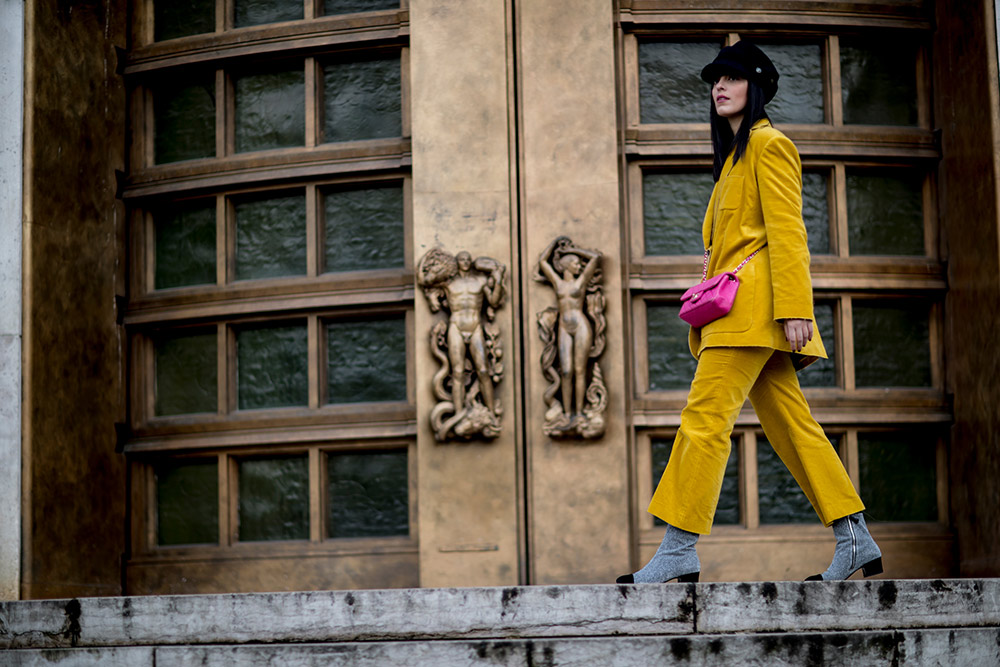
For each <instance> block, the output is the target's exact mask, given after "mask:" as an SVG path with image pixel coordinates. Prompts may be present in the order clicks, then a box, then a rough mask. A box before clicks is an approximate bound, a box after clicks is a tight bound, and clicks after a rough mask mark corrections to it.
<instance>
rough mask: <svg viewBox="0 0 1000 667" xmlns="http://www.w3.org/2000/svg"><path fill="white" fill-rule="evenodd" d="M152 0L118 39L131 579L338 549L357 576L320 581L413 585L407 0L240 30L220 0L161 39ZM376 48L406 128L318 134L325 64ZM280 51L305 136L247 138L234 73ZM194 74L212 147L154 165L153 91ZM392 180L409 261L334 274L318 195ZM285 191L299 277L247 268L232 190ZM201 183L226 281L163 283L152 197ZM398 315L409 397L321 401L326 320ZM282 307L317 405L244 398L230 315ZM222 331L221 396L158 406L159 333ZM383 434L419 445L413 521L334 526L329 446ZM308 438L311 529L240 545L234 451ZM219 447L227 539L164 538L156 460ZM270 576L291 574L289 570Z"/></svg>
mask: <svg viewBox="0 0 1000 667" xmlns="http://www.w3.org/2000/svg"><path fill="white" fill-rule="evenodd" d="M153 4H154V0H135V2H134V3H131V9H132V11H131V14H130V15H131V24H130V35H129V36H130V40H129V48H128V49H127V50H120V52H119V57H120V61H119V72H120V73H121V74H123V75H124V78H125V84H126V94H127V104H128V128H127V129H128V137H129V146H128V151H127V156H128V166H127V171H126V173H124V174H121V175H120V178H119V196H120V197H121V198H122V199H123V201H124V202H125V205H126V211H127V221H126V228H127V243H126V248H127V253H128V254H127V266H126V269H125V274H126V281H125V284H126V286H127V290H128V291H127V293H126V295H124V298H123V299H121V300H119V320H120V323H121V324H123V326H124V331H125V337H126V344H127V346H128V356H127V359H128V364H127V367H126V369H125V370H124V371H123V372H124V375H125V378H126V380H127V392H128V394H127V404H128V419H127V422H126V423H125V424H123V425H122V426H123V428H121V429H120V438H119V448H120V450H121V451H122V452H123V453H124V454H125V457H126V462H127V466H128V470H129V486H130V488H129V494H128V505H129V507H128V512H129V526H130V528H129V530H130V546H131V549H130V553H129V554H128V555H127V569H126V572H127V578H128V580H129V581H135V582H137V583H136V584H135V585H136V586H137V587H138V588H139V589H141V590H146V589H147V588H148V587H149V586H153V587H154V588H156V587H160V588H159V589H157V590H160V589H162V590H164V591H166V590H167V589H169V590H177V589H175V588H171V587H173V586H177V585H180V584H176V582H174V583H171V582H168V581H166V580H164V579H163V577H168V578H169V577H170V576H171V574H170V573H171V572H172V571H173V570H171V568H172V567H174V566H175V564H177V563H187V564H188V565H189V566H190V567H192V568H194V569H192V575H193V577H192V581H196V580H197V579H196V577H195V576H194V575H195V574H197V576H200V577H202V578H201V580H200V583H195V584H190V583H189V584H185V586H187V587H186V588H184V587H182V590H183V591H185V592H187V591H189V590H190V591H192V592H193V591H194V590H205V586H206V585H208V586H210V585H211V584H209V583H206V582H209V581H212V580H221V578H224V577H223V576H222V575H221V574H219V570H218V569H216V570H212V568H222V567H226V568H229V569H230V570H232V571H234V572H242V573H247V576H250V577H253V576H267V575H261V574H260V573H261V572H263V571H264V570H260V569H255V568H258V566H257V565H255V563H258V562H259V563H264V562H265V561H267V560H268V559H271V562H274V563H277V562H281V561H282V559H285V558H309V557H314V558H324V557H326V558H332V559H334V560H329V561H326V562H327V563H329V564H331V565H332V564H333V563H343V564H344V566H345V567H347V568H348V569H351V568H356V569H357V570H358V574H357V577H358V579H357V581H354V579H351V581H347V580H345V579H344V577H347V576H349V575H347V574H346V573H339V570H338V571H332V570H331V571H330V572H326V573H325V574H324V575H323V577H326V580H329V581H336V582H340V584H338V585H365V583H364V581H366V580H367V579H366V577H367V578H368V579H370V580H371V581H373V582H376V584H377V585H415V584H416V583H417V582H416V581H415V580H413V581H411V580H412V579H413V577H415V576H417V574H416V573H417V570H418V567H417V558H418V546H417V545H418V531H417V497H416V495H417V484H416V481H417V457H416V430H417V426H416V422H417V419H416V409H415V394H416V386H415V380H414V376H415V363H416V362H415V349H416V344H417V343H416V340H415V334H414V313H413V309H414V306H415V304H414V294H415V288H414V278H413V271H414V268H413V260H412V255H413V252H414V249H413V229H412V228H413V219H412V174H411V168H412V157H411V155H412V148H411V145H412V142H411V137H410V134H411V127H410V112H409V108H410V74H409V69H410V60H409V59H410V47H409V8H408V0H401V1H400V3H399V6H398V7H397V8H393V9H388V10H379V11H372V12H361V13H354V14H343V15H333V16H321V14H322V7H323V2H322V0H303V14H304V16H303V18H302V19H300V20H293V21H285V22H280V23H273V24H264V25H256V26H248V27H244V28H235V27H234V25H233V7H234V0H216V1H215V4H214V6H215V30H214V32H209V33H202V34H197V35H190V36H184V37H178V38H174V39H166V40H162V41H155V40H154V26H153V9H154V6H153ZM380 56H387V57H392V58H398V59H399V68H400V91H399V92H400V111H401V115H400V121H401V126H400V135H399V136H397V137H388V138H379V139H359V140H352V141H342V142H337V143H322V132H323V114H324V107H323V70H322V67H323V65H324V63H327V62H330V61H333V60H347V61H349V60H352V59H369V58H372V57H375V58H378V57H380ZM282 62H286V63H287V62H295V63H299V64H300V65H299V66H301V68H302V72H303V77H304V81H305V86H304V97H303V100H302V104H303V113H304V127H305V134H304V140H303V144H302V145H301V146H294V147H287V148H276V149H266V150H254V151H247V152H242V153H236V152H235V90H234V77H235V76H237V75H240V74H242V73H246V72H251V73H252V72H254V71H258V70H260V71H263V70H266V69H269V68H271V67H272V66H274V65H275V64H279V65H280V64H281V63H282ZM191 72H201V73H204V74H205V76H206V78H208V79H210V80H211V81H212V82H213V83H214V94H215V117H214V119H213V121H214V127H215V151H214V154H213V155H211V156H208V157H204V158H198V159H191V160H184V161H177V162H168V163H162V164H157V163H156V161H155V154H154V149H155V137H154V133H155V117H154V106H153V105H154V94H155V90H156V87H157V85H158V83H159V82H164V81H167V80H179V79H182V78H183V77H184V76H188V75H189V73H191ZM390 184H395V185H399V186H400V187H401V189H402V197H403V219H402V233H403V238H402V249H403V258H402V263H401V265H400V266H398V267H393V268H380V269H372V270H353V271H344V272H334V273H324V272H323V261H324V257H325V239H324V220H323V218H324V208H323V196H324V192H325V191H326V190H329V189H334V188H341V189H350V188H352V187H358V188H368V187H378V186H384V185H390ZM289 191H297V192H303V191H304V192H305V197H306V214H305V215H306V220H305V223H306V247H307V259H306V263H307V265H306V271H305V274H304V275H300V276H290V277H275V278H265V279H254V280H245V281H237V280H235V268H234V267H235V251H236V250H235V215H234V205H233V202H234V200H236V199H239V198H241V197H248V196H263V195H267V194H268V193H273V194H274V195H275V196H278V195H281V194H283V193H287V192H289ZM202 198H204V199H205V200H213V199H214V202H215V207H214V209H215V219H216V227H215V230H216V232H215V234H216V247H215V257H216V270H215V279H214V281H213V282H211V283H210V284H203V285H190V286H183V287H173V288H166V289H159V290H157V289H155V247H154V242H155V238H156V228H155V222H154V212H155V211H156V209H157V208H158V207H159V206H161V205H162V204H163V203H164V202H174V201H182V200H190V199H202ZM386 316H388V317H393V318H397V317H400V318H402V319H403V327H404V330H405V355H406V356H405V373H406V389H405V399H403V400H393V401H385V402H367V403H352V404H326V403H325V400H324V396H325V391H326V377H325V376H326V373H327V367H326V331H325V324H326V323H327V322H331V321H340V320H345V319H346V320H358V319H361V320H364V319H372V318H379V317H386ZM286 320H287V321H296V322H300V323H301V322H304V323H305V326H306V330H307V341H308V342H307V348H308V353H307V354H308V384H309V388H308V404H307V405H303V406H298V407H291V408H285V407H282V408H268V409H256V410H238V409H237V403H236V358H235V355H236V347H235V344H236V335H235V331H236V329H237V328H238V327H243V326H248V325H255V324H265V323H266V324H275V323H280V322H282V321H286ZM213 329H214V331H215V335H216V340H217V347H216V356H217V363H216V368H217V409H216V411H215V412H214V413H194V414H179V415H164V416H157V415H156V414H155V402H154V401H155V396H154V388H155V380H156V378H155V368H154V355H155V349H154V339H155V337H156V336H157V335H160V334H166V333H170V332H183V331H185V330H207V331H210V330H213ZM387 449H389V450H402V451H405V452H406V455H407V476H408V481H407V485H408V486H407V490H406V493H407V498H408V508H409V509H408V511H409V517H408V525H409V535H408V536H386V537H367V538H340V539H328V537H327V535H326V530H327V520H326V513H327V512H328V508H327V507H326V505H325V503H326V490H325V484H326V479H327V467H326V460H327V455H328V453H331V452H348V451H350V452H378V451H384V450H387ZM303 453H305V454H306V455H307V456H308V465H309V479H310V481H309V504H310V509H309V517H310V519H309V521H310V535H309V539H308V540H294V541H283V542H278V541H275V542H242V543H241V542H240V541H239V539H238V534H237V524H238V502H239V499H238V460H239V459H240V458H242V457H258V456H269V455H288V454H303ZM213 458H214V459H215V461H216V466H217V470H218V475H219V504H218V512H219V539H218V542H217V543H216V544H210V545H169V546H160V545H159V544H158V536H157V533H156V530H157V527H156V521H157V507H156V480H155V472H154V471H155V466H156V463H157V461H160V460H167V459H169V460H174V459H176V460H179V461H183V460H185V459H202V460H204V459H213ZM373 558H374V559H375V560H378V559H379V558H388V559H389V560H388V561H386V562H391V563H393V564H394V566H395V567H396V568H397V571H392V572H388V571H387V572H385V573H382V572H377V571H376V570H373V569H372V568H371V567H370V566H369V565H367V564H366V563H369V562H370V561H371V560H372V559H373ZM344 559H346V560H344ZM352 559H353V560H352ZM317 562H321V561H317ZM197 563H206V564H207V565H206V566H205V567H207V568H208V569H207V570H205V569H202V570H198V568H199V567H200V566H198V565H197ZM259 567H264V568H265V569H266V567H268V566H266V565H261V566H259ZM327 569H329V568H327ZM334 569H335V570H337V568H336V567H335V568H334ZM196 570H197V573H196ZM212 572H215V574H212ZM345 572H346V571H345ZM250 573H254V574H250ZM226 576H229V575H226ZM292 579H295V577H292ZM295 580H296V581H298V582H299V583H298V584H293V585H295V586H296V587H297V588H300V589H301V588H302V587H308V586H310V585H313V584H311V583H309V582H311V581H312V580H311V579H310V578H309V576H307V575H305V574H302V575H301V576H299V577H298V579H295ZM289 581H291V580H289ZM407 582H411V583H409V584H407ZM129 585H130V586H131V585H132V584H129ZM240 585H242V584H237V586H240ZM248 585H250V586H253V585H255V584H248ZM257 585H259V584H257ZM269 585H270V586H284V585H289V584H288V582H285V581H282V582H275V583H272V584H269ZM328 585H329V584H328ZM368 585H371V584H368ZM164 586H166V587H167V588H166V589H164V588H163V587H164ZM191 586H194V587H193V588H191ZM199 586H200V587H201V588H199ZM274 590H276V589H274Z"/></svg>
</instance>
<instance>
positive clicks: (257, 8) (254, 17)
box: [233, 0, 303, 28]
mask: <svg viewBox="0 0 1000 667" xmlns="http://www.w3.org/2000/svg"><path fill="white" fill-rule="evenodd" d="M302 6H303V5H302V0H235V2H234V6H233V10H234V15H235V16H234V19H235V24H236V27H237V28H245V27H247V26H251V25H261V24H263V23H277V22H279V21H296V20H298V19H301V18H302V17H303V13H302Z"/></svg>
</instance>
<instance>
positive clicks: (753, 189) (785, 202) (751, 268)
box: [688, 119, 826, 369]
mask: <svg viewBox="0 0 1000 667" xmlns="http://www.w3.org/2000/svg"><path fill="white" fill-rule="evenodd" d="M732 160H733V155H732V153H730V154H729V157H728V158H727V159H726V163H725V165H724V166H723V168H722V175H721V176H720V177H719V180H718V182H717V183H716V184H715V189H713V190H712V197H711V199H710V200H709V203H708V211H707V212H706V213H705V222H704V224H703V225H702V236H703V237H704V242H705V247H706V248H708V249H709V257H708V277H709V278H711V277H712V276H715V275H718V274H720V273H724V272H726V271H732V270H733V269H735V268H736V267H737V266H738V265H739V263H740V262H742V261H743V260H744V259H745V258H746V257H747V256H749V255H750V253H752V252H753V251H754V250H757V249H758V248H762V247H763V250H761V251H760V252H759V253H758V254H757V255H756V256H755V257H754V258H753V259H751V260H750V261H749V262H747V264H746V266H744V267H743V268H742V269H741V270H740V272H739V273H738V274H737V277H738V278H739V279H740V288H739V291H738V292H737V294H736V302H735V303H734V304H733V308H732V310H730V311H729V313H728V314H726V315H725V316H723V317H721V318H719V319H717V320H715V321H714V322H709V323H708V324H706V325H705V326H703V327H701V328H692V329H691V333H690V336H689V338H688V342H689V344H690V346H691V353H692V354H694V356H695V357H698V356H699V355H700V354H701V351H702V350H704V349H705V348H706V347H769V348H773V349H775V350H785V351H787V352H791V346H790V345H789V343H788V341H787V340H786V339H785V331H784V325H783V324H782V323H781V322H780V320H783V319H786V318H798V319H808V320H812V321H813V338H812V340H811V341H809V343H807V344H806V346H805V348H803V349H802V351H801V352H800V353H799V354H793V355H792V356H793V361H794V363H795V366H796V368H798V369H801V368H804V367H806V366H808V365H809V364H810V363H812V362H814V361H816V359H818V358H824V359H825V358H826V348H824V347H823V341H822V340H821V339H820V335H819V327H817V326H816V320H815V317H814V315H813V294H812V279H811V278H810V275H809V248H808V246H807V244H806V227H805V223H804V222H803V221H802V162H801V160H800V159H799V152H798V150H796V148H795V144H793V143H792V142H791V140H790V139H788V137H786V136H785V135H784V134H782V133H781V132H779V131H778V130H776V129H774V128H773V127H772V126H771V123H770V122H769V121H768V120H766V119H762V120H759V121H757V123H755V124H754V126H753V127H752V128H751V130H750V141H749V144H748V145H747V149H746V152H745V153H744V154H743V156H742V157H740V159H739V161H738V162H737V163H736V164H735V165H733V162H732ZM765 244H766V245H765Z"/></svg>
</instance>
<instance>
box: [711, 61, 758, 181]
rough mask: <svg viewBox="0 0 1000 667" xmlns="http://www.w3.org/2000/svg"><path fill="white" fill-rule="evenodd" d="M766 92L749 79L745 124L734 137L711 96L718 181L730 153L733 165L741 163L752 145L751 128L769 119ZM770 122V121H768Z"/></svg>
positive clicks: (744, 110) (714, 162) (713, 164)
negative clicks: (761, 120)
mask: <svg viewBox="0 0 1000 667" xmlns="http://www.w3.org/2000/svg"><path fill="white" fill-rule="evenodd" d="M765 103H766V102H765V97H764V90H763V89H762V88H761V87H760V86H758V85H757V84H756V83H754V82H753V81H750V80H749V79H747V104H746V106H745V107H744V108H743V122H742V123H740V129H739V130H737V131H736V136H735V137H734V136H733V128H732V127H730V125H729V119H728V118H724V117H722V116H720V115H719V114H717V113H716V112H715V100H714V99H712V96H711V95H709V104H710V105H711V107H712V110H711V118H712V177H713V178H714V179H715V180H716V181H718V180H719V177H720V176H722V165H723V164H725V162H726V158H727V157H728V156H729V152H730V151H733V164H736V163H737V162H739V160H740V158H741V157H742V156H743V153H745V152H746V149H747V144H748V143H750V128H751V127H753V124H754V123H756V122H757V121H758V120H760V119H761V118H767V112H766V111H765V110H764V104H765ZM768 120H770V119H768Z"/></svg>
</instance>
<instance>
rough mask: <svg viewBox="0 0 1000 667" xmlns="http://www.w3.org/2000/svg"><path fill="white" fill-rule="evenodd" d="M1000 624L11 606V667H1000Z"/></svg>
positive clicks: (345, 594) (342, 607) (972, 585)
mask: <svg viewBox="0 0 1000 667" xmlns="http://www.w3.org/2000/svg"><path fill="white" fill-rule="evenodd" d="M890 585H891V586H890ZM998 609H1000V580H993V579H990V580H934V581H919V580H898V581H892V580H882V581H875V582H864V581H854V582H838V583H833V582H808V583H793V582H782V583H754V584H742V583H741V584H690V585H668V586H662V585H638V586H611V585H601V586H528V587H511V588H500V587H497V588H447V589H402V590H363V591H333V592H317V593H274V594H247V595H204V596H156V597H152V596H151V597H136V598H88V599H80V600H69V601H66V600H61V601H57V600H47V601H24V602H4V603H0V665H38V664H49V663H50V662H63V663H64V664H73V665H78V664H79V665H91V664H101V665H105V664H110V665H117V664H123V665H124V664H128V665H153V664H155V665H157V667H164V665H167V666H170V667H186V666H188V665H210V666H211V665H227V666H228V665H257V664H276V665H277V664H280V665H283V666H284V665H292V666H297V665H387V664H400V665H434V667H450V666H452V665H470V664H491V665H549V666H552V667H556V666H558V665H577V666H579V665H601V666H602V667H603V666H606V665H612V666H614V665H653V664H684V665H693V666H699V665H720V664H726V665H728V664H739V665H826V664H836V665H873V664H880V665H881V664H893V665H921V666H923V665H963V666H964V665H972V666H979V665H997V664H1000V613H998ZM3 649H7V650H3Z"/></svg>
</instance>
